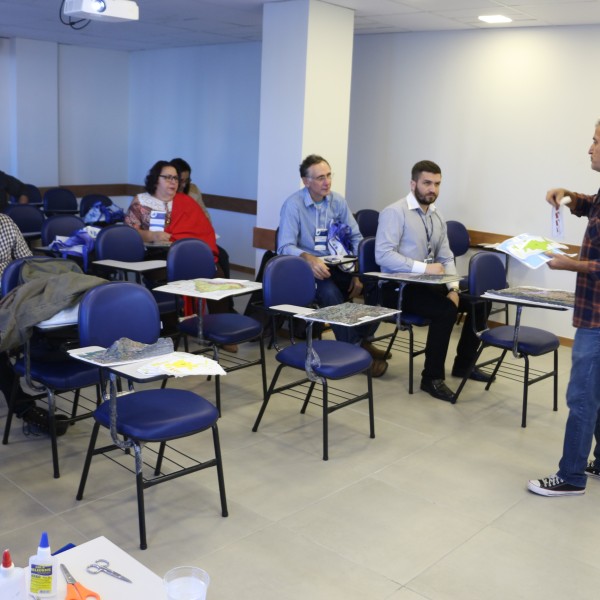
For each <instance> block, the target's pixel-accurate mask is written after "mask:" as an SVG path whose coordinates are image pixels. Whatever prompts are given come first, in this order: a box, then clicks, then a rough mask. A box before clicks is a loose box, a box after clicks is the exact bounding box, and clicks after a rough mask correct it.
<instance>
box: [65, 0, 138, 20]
mask: <svg viewBox="0 0 600 600" xmlns="http://www.w3.org/2000/svg"><path fill="white" fill-rule="evenodd" d="M63 14H64V15H65V16H66V17H75V18H78V19H90V20H91V21H138V20H139V18H140V9H139V8H138V5H137V4H136V3H135V2H134V1H133V0H65V5H64V9H63Z"/></svg>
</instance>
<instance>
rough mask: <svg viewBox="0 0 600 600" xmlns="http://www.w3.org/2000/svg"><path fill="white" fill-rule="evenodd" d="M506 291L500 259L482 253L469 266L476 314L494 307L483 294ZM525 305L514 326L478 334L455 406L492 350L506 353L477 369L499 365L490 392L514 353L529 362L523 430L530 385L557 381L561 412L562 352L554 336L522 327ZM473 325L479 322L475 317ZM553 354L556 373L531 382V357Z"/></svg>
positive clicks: (520, 307) (494, 373)
mask: <svg viewBox="0 0 600 600" xmlns="http://www.w3.org/2000/svg"><path fill="white" fill-rule="evenodd" d="M505 287H506V272H505V270H504V265H503V264H502V260H501V259H500V257H498V256H496V255H495V254H492V253H491V252H479V253H477V254H475V255H474V256H472V257H471V260H470V262H469V293H470V295H471V297H472V298H473V310H475V309H476V307H477V305H478V304H482V303H485V304H491V301H490V300H486V299H485V298H482V297H481V296H482V294H484V293H485V292H487V291H488V290H500V289H503V288H505ZM522 308H523V307H522V305H517V314H516V319H515V324H514V325H502V326H500V327H494V328H492V329H485V330H484V331H481V332H478V335H479V338H480V339H481V345H480V347H479V350H478V352H477V355H476V356H475V358H474V359H473V362H472V364H471V366H470V367H469V369H468V371H467V373H466V375H465V377H464V378H463V380H462V381H461V383H460V385H459V387H458V389H457V390H456V394H455V395H454V402H453V403H455V402H456V401H457V400H458V397H459V395H460V393H461V391H462V389H463V387H464V386H465V384H466V382H467V380H468V378H469V375H470V373H471V371H472V369H473V367H474V366H475V365H476V364H477V361H478V360H479V357H480V356H481V353H482V352H483V351H484V350H485V349H486V348H488V347H492V348H500V349H501V350H502V353H501V354H500V356H498V357H496V358H493V359H491V360H487V361H485V362H482V363H479V364H478V365H477V366H479V367H482V366H485V365H489V364H495V367H494V370H493V372H492V377H491V379H490V381H489V382H488V383H487V385H486V386H485V389H486V390H489V389H490V386H491V385H492V383H493V381H494V378H495V376H496V374H497V373H498V370H499V369H500V366H501V365H502V361H503V360H504V357H505V356H506V354H507V353H508V352H509V351H511V352H512V353H513V356H515V358H522V359H523V360H524V361H525V367H524V373H523V410H522V415H521V427H526V425H527V392H528V389H529V386H530V385H533V384H534V383H537V382H538V381H542V380H544V379H547V378H549V377H553V378H554V393H553V396H554V403H553V409H554V410H555V411H556V410H558V348H559V346H560V340H559V339H558V337H556V336H555V335H554V334H553V333H550V332H549V331H546V330H544V329H539V328H537V327H526V326H524V325H521V324H520V319H521V309H522ZM473 317H474V318H473V323H476V321H477V319H476V318H475V315H474V316H473ZM550 352H552V353H553V354H554V368H553V369H552V371H549V372H546V373H543V374H541V375H539V376H536V377H531V378H530V369H529V357H530V356H542V355H544V354H548V353H550Z"/></svg>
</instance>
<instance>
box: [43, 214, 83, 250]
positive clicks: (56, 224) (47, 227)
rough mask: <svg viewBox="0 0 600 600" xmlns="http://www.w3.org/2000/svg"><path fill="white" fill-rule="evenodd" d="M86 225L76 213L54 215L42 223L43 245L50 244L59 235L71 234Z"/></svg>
mask: <svg viewBox="0 0 600 600" xmlns="http://www.w3.org/2000/svg"><path fill="white" fill-rule="evenodd" d="M82 227H85V223H84V222H83V221H82V220H81V219H80V218H79V217H77V216H75V215H54V216H52V217H49V218H47V219H45V220H44V222H43V224H42V246H49V245H50V244H51V243H52V242H53V241H54V240H55V239H56V236H57V235H64V236H71V235H73V234H74V233H75V232H76V231H77V230H79V229H81V228H82Z"/></svg>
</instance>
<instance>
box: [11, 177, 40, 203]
mask: <svg viewBox="0 0 600 600" xmlns="http://www.w3.org/2000/svg"><path fill="white" fill-rule="evenodd" d="M25 188H26V190H27V194H26V195H27V198H29V202H28V204H29V205H30V206H32V205H33V206H35V207H41V206H42V193H41V192H40V189H39V188H38V187H37V186H35V185H33V184H32V183H26V184H25ZM10 201H11V203H13V204H17V203H18V201H19V199H18V198H16V197H15V196H11V197H10Z"/></svg>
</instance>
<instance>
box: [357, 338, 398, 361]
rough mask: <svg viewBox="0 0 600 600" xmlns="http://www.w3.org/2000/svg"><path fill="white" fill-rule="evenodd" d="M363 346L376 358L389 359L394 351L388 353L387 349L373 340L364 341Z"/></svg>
mask: <svg viewBox="0 0 600 600" xmlns="http://www.w3.org/2000/svg"><path fill="white" fill-rule="evenodd" d="M361 347H362V348H364V349H365V350H366V351H367V352H368V353H369V354H370V355H371V356H372V357H373V358H374V359H375V360H387V359H389V358H392V353H391V352H390V353H389V354H386V352H385V350H381V349H380V348H377V346H375V345H373V344H372V343H371V342H363V343H362V344H361Z"/></svg>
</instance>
